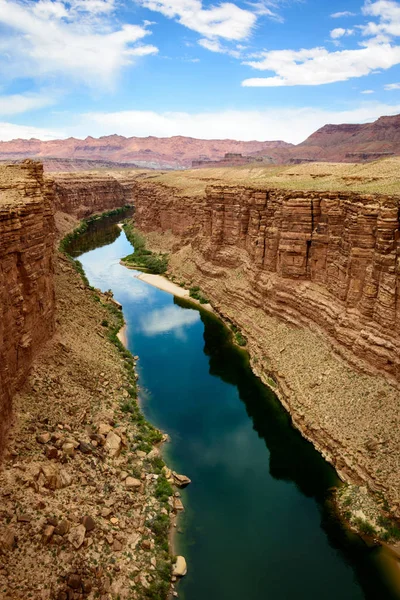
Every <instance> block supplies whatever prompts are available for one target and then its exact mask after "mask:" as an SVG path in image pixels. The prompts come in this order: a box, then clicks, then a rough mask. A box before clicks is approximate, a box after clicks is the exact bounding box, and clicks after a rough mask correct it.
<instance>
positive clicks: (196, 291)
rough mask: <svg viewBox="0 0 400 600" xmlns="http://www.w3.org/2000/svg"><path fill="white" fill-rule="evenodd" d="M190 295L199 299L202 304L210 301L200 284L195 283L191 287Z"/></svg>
mask: <svg viewBox="0 0 400 600" xmlns="http://www.w3.org/2000/svg"><path fill="white" fill-rule="evenodd" d="M189 296H190V297H191V298H194V299H195V300H198V301H199V302H200V304H208V303H209V300H208V298H206V297H205V296H203V294H202V293H201V291H200V288H199V286H198V285H195V286H193V287H191V288H190V289H189Z"/></svg>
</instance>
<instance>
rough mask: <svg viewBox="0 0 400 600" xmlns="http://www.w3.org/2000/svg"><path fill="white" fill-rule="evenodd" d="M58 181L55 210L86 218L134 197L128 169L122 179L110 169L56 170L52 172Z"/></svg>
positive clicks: (120, 204) (53, 178)
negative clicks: (111, 173) (109, 171)
mask: <svg viewBox="0 0 400 600" xmlns="http://www.w3.org/2000/svg"><path fill="white" fill-rule="evenodd" d="M50 178H51V179H52V180H54V182H55V209H56V211H59V212H63V213H67V214H70V215H74V216H75V217H76V218H78V219H83V218H85V217H88V216H89V215H91V214H93V213H96V212H104V211H106V210H110V209H113V208H116V207H119V206H124V205H125V204H129V203H130V202H131V199H132V190H131V186H130V178H129V171H128V172H127V173H125V174H123V175H122V176H121V180H119V179H117V178H116V177H113V176H112V175H110V174H108V173H104V174H103V173H101V172H100V173H96V172H93V173H91V172H85V173H57V174H52V176H49V179H50Z"/></svg>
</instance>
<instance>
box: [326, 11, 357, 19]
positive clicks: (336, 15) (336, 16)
mask: <svg viewBox="0 0 400 600" xmlns="http://www.w3.org/2000/svg"><path fill="white" fill-rule="evenodd" d="M355 16H356V13H353V12H350V11H349V10H343V11H342V12H336V13H332V14H331V17H332V19H340V18H341V17H355Z"/></svg>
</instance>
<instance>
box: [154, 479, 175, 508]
mask: <svg viewBox="0 0 400 600" xmlns="http://www.w3.org/2000/svg"><path fill="white" fill-rule="evenodd" d="M172 494H173V490H172V487H171V484H170V483H169V481H168V480H167V478H166V477H165V475H164V474H163V473H162V474H161V475H160V476H159V478H158V479H157V484H156V490H155V492H154V495H155V497H156V498H157V499H158V500H160V502H165V503H166V502H168V498H169V497H170V496H172Z"/></svg>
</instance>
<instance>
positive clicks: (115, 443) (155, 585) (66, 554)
mask: <svg viewBox="0 0 400 600" xmlns="http://www.w3.org/2000/svg"><path fill="white" fill-rule="evenodd" d="M101 178H102V176H100V179H101ZM102 181H103V184H102V187H101V188H100V187H97V197H94V196H92V197H91V198H89V199H87V198H86V193H87V181H86V182H83V183H82V182H81V184H82V196H81V200H85V202H83V203H82V206H80V205H79V204H78V203H77V202H76V185H75V186H72V185H71V199H70V200H69V198H68V196H67V195H66V193H65V186H66V185H68V184H65V182H64V183H62V182H61V181H60V182H58V184H55V182H54V181H53V180H49V179H45V177H44V172H43V167H42V165H40V164H38V163H34V162H31V161H26V162H25V163H23V164H21V165H10V166H3V167H0V240H1V242H0V290H1V291H0V294H1V297H0V299H1V304H0V311H1V314H0V352H1V361H0V390H1V396H0V407H1V415H0V419H1V420H0V423H1V431H0V434H1V437H0V441H1V450H2V455H1V456H0V459H1V460H0V490H1V491H0V495H1V506H0V596H1V598H2V599H3V598H4V600H23V599H25V598H27V597H34V598H37V599H38V600H78V599H79V600H81V599H84V598H94V597H101V598H104V599H105V598H107V599H108V598H111V597H113V598H116V597H119V598H121V599H127V598H128V597H129V598H143V597H145V596H147V591H146V590H151V593H154V594H156V595H157V594H158V597H164V596H165V595H166V594H167V592H168V590H169V589H170V588H171V586H172V589H173V586H174V584H173V583H171V557H170V555H169V552H168V551H167V550H166V548H168V529H169V523H170V517H169V515H170V514H171V518H174V515H175V512H174V504H173V500H172V498H171V497H170V496H171V495H172V494H173V493H175V492H173V490H172V487H167V489H166V490H164V496H163V498H162V499H160V498H159V496H157V493H156V488H157V479H158V477H159V476H160V474H162V472H163V471H162V468H163V465H164V463H163V461H162V459H161V456H160V450H159V444H160V442H161V441H162V440H163V434H162V433H161V432H159V431H158V430H156V429H155V428H153V427H152V426H151V425H150V424H149V423H148V422H146V421H145V420H144V419H143V418H142V419H139V418H138V419H136V418H133V415H134V414H135V415H136V414H137V413H138V411H139V408H138V405H137V401H136V394H137V391H136V378H135V377H136V374H135V363H136V361H135V360H134V358H133V357H132V355H131V354H130V353H128V352H127V351H126V350H125V349H124V347H123V346H122V344H121V343H120V342H119V340H118V339H117V337H116V332H118V331H119V329H120V328H121V326H122V324H123V318H122V313H121V311H120V306H119V305H118V303H116V302H115V301H114V300H113V298H112V294H110V293H106V294H103V293H102V292H101V291H100V290H94V288H91V289H90V288H89V287H88V285H87V284H86V283H85V281H84V280H82V277H81V274H80V272H79V267H77V266H76V265H75V263H74V262H73V261H72V260H71V259H70V258H69V257H68V256H66V255H65V254H63V253H61V252H59V251H58V250H57V246H58V243H59V241H60V238H61V237H62V236H63V235H64V234H65V233H70V232H71V231H72V230H73V229H74V228H75V227H76V226H77V225H78V224H79V220H78V219H79V218H80V217H81V215H83V214H85V215H89V214H93V213H99V212H103V211H105V210H107V209H108V208H109V207H110V206H111V207H112V208H114V209H115V208H117V207H119V206H123V205H125V204H126V200H127V198H126V193H124V187H123V186H122V185H120V184H119V183H118V182H116V181H115V180H112V181H111V180H107V183H104V178H103V179H102ZM92 183H93V182H92ZM99 185H100V184H99ZM57 190H58V192H57ZM58 193H59V195H58ZM91 202H92V203H91ZM116 218H117V216H115V219H116ZM114 227H115V228H116V225H115V226H114ZM116 229H117V235H118V228H116ZM138 439H140V440H142V444H143V447H145V448H146V452H142V451H141V450H140V447H139V444H138V443H137V440H138ZM133 475H135V476H133ZM149 515H151V517H150V518H149ZM160 521H161V522H162V524H163V529H162V532H161V531H160V528H159V525H160ZM157 527H158V528H157ZM149 593H150V592H149Z"/></svg>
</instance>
